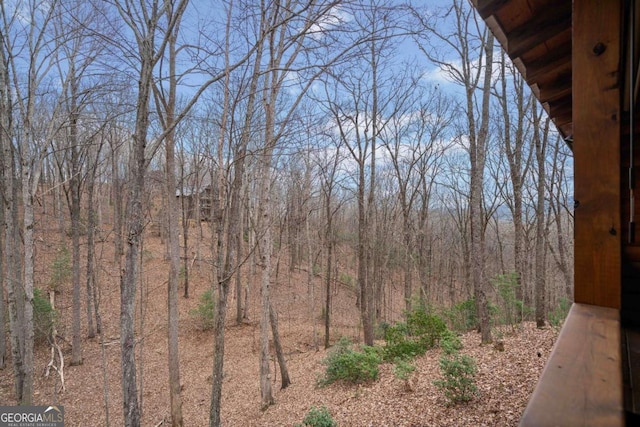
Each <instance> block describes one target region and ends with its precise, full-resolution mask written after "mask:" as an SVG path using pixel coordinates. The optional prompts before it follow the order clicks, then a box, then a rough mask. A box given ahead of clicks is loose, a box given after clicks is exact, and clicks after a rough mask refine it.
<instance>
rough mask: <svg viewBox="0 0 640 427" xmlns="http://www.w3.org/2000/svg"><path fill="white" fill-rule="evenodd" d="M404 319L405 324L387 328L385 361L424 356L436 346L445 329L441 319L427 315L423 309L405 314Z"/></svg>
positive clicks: (400, 323)
mask: <svg viewBox="0 0 640 427" xmlns="http://www.w3.org/2000/svg"><path fill="white" fill-rule="evenodd" d="M406 317H407V322H406V323H402V322H399V323H396V324H395V325H393V326H390V327H388V328H387V331H386V333H385V340H386V341H387V345H386V346H385V347H384V357H385V360H395V359H397V358H401V359H412V358H414V357H416V356H417V355H420V354H424V353H425V352H426V351H427V350H428V349H430V348H433V347H434V346H435V345H436V344H437V342H438V340H439V338H440V335H441V334H442V333H443V332H444V331H445V330H446V329H447V326H446V325H445V323H444V320H442V318H441V317H439V316H435V315H430V314H427V312H426V311H425V309H423V308H419V309H415V310H413V311H411V312H409V313H407V314H406Z"/></svg>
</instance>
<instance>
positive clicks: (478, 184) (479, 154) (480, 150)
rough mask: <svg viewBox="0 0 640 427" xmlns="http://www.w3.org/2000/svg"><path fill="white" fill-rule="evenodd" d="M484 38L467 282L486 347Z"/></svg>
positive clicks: (489, 57) (488, 47) (487, 76)
mask: <svg viewBox="0 0 640 427" xmlns="http://www.w3.org/2000/svg"><path fill="white" fill-rule="evenodd" d="M487 33H488V35H487V39H486V43H485V46H484V49H485V55H484V57H485V60H486V65H485V70H484V87H483V94H482V110H481V111H482V116H481V125H480V129H479V131H478V134H477V138H475V140H473V139H471V141H470V147H469V155H470V160H471V195H470V206H469V215H470V219H471V279H472V283H473V288H474V296H475V300H476V308H477V311H478V320H479V321H480V332H481V335H482V343H483V344H488V343H490V342H491V341H492V337H491V318H490V315H489V309H488V299H487V294H486V289H487V285H488V283H487V279H486V277H485V271H484V267H485V265H484V264H485V260H484V256H485V248H484V238H483V234H484V231H483V230H484V227H483V223H482V221H483V217H484V215H483V201H482V194H483V192H482V189H483V185H484V168H485V156H486V144H487V139H488V132H489V107H490V105H489V98H490V90H491V70H492V62H493V34H492V33H491V32H489V31H487ZM470 90H471V89H469V88H467V93H468V95H467V98H468V99H470V98H471V97H472V96H473V94H472V93H470ZM467 114H469V119H470V121H472V120H474V109H473V106H472V105H469V107H468V111H467Z"/></svg>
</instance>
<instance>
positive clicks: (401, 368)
mask: <svg viewBox="0 0 640 427" xmlns="http://www.w3.org/2000/svg"><path fill="white" fill-rule="evenodd" d="M394 363H395V364H394V366H393V375H394V376H395V377H396V378H398V379H400V380H405V381H406V380H408V379H409V376H410V375H411V373H412V372H413V371H415V370H416V367H415V365H412V364H411V363H409V362H407V361H406V360H403V359H396V360H395V362H394Z"/></svg>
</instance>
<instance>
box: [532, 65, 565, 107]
mask: <svg viewBox="0 0 640 427" xmlns="http://www.w3.org/2000/svg"><path fill="white" fill-rule="evenodd" d="M571 92H572V80H571V72H568V73H566V74H560V75H559V76H558V77H557V78H556V79H554V80H553V81H552V82H550V83H547V84H545V85H540V84H538V93H539V94H540V96H539V97H538V99H539V100H540V102H554V101H558V100H560V99H563V98H565V97H567V96H571Z"/></svg>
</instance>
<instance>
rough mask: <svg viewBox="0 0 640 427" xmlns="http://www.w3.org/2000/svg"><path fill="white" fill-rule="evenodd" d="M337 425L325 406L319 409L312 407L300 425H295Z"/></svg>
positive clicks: (300, 426) (329, 426)
mask: <svg viewBox="0 0 640 427" xmlns="http://www.w3.org/2000/svg"><path fill="white" fill-rule="evenodd" d="M337 425H338V424H337V423H336V422H335V421H334V420H333V417H332V416H331V413H330V412H329V410H328V409H327V407H326V406H322V407H320V408H317V407H315V406H312V407H311V409H309V412H307V415H306V416H305V417H304V419H303V420H302V424H297V425H296V427H303V426H309V427H336V426H337Z"/></svg>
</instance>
